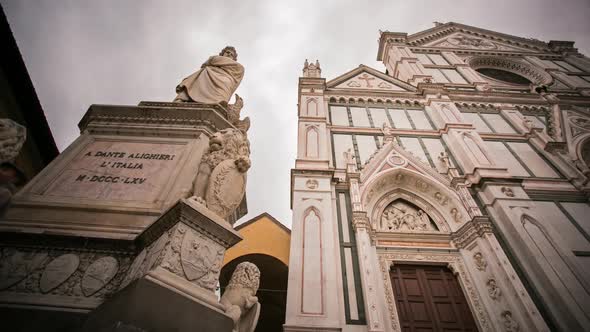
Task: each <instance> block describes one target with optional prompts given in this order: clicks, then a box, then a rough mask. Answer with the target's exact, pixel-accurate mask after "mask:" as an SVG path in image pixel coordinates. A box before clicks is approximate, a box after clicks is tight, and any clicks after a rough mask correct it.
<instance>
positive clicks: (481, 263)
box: [473, 251, 488, 271]
mask: <svg viewBox="0 0 590 332" xmlns="http://www.w3.org/2000/svg"><path fill="white" fill-rule="evenodd" d="M473 259H474V260H475V267H477V269H478V270H480V271H485V270H486V267H487V266H488V263H487V262H486V260H485V258H483V255H482V254H481V252H479V251H478V252H476V253H475V254H473Z"/></svg>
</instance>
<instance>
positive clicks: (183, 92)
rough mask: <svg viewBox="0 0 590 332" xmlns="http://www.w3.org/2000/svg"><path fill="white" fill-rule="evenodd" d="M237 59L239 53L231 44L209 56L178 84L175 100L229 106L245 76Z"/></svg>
mask: <svg viewBox="0 0 590 332" xmlns="http://www.w3.org/2000/svg"><path fill="white" fill-rule="evenodd" d="M237 60H238V53H237V52H236V49H235V48H233V47H231V46H226V47H225V48H224V49H223V50H221V52H220V53H219V55H214V56H211V57H209V59H208V60H207V61H205V63H203V64H202V65H201V69H200V70H198V71H197V72H195V73H194V74H192V75H190V76H189V77H187V78H185V79H184V80H182V82H180V84H178V86H177V87H176V93H178V95H177V96H176V98H175V99H174V101H175V102H199V103H204V104H217V103H221V104H222V105H224V106H227V103H228V102H229V99H230V98H231V95H232V94H233V93H234V92H235V91H236V89H237V88H238V85H239V84H240V82H241V81H242V77H244V67H243V66H242V65H241V64H239V63H238V62H237Z"/></svg>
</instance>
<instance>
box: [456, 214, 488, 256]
mask: <svg viewBox="0 0 590 332" xmlns="http://www.w3.org/2000/svg"><path fill="white" fill-rule="evenodd" d="M493 233H494V229H493V226H492V223H491V221H490V220H489V219H488V218H487V217H476V218H474V219H473V220H472V221H471V222H468V223H466V224H464V225H463V226H462V227H461V228H459V230H457V232H455V233H453V234H452V240H453V243H454V244H455V246H457V248H458V249H462V248H466V247H468V246H469V245H470V244H471V243H473V241H475V239H477V238H478V237H483V236H485V234H493Z"/></svg>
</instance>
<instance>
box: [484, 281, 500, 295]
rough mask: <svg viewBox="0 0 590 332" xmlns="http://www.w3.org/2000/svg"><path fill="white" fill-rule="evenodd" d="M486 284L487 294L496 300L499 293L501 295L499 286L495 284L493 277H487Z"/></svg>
mask: <svg viewBox="0 0 590 332" xmlns="http://www.w3.org/2000/svg"><path fill="white" fill-rule="evenodd" d="M486 285H487V286H488V294H489V295H490V297H491V298H492V299H494V300H497V299H498V298H499V297H500V295H502V291H501V290H500V287H498V285H497V284H496V280H495V279H489V280H488V282H487V283H486Z"/></svg>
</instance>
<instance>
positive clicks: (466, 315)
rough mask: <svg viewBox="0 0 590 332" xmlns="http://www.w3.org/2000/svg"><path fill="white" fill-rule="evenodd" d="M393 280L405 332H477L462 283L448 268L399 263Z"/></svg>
mask: <svg viewBox="0 0 590 332" xmlns="http://www.w3.org/2000/svg"><path fill="white" fill-rule="evenodd" d="M390 277H391V284H392V286H393V293H394V296H395V299H396V302H397V312H398V314H399V319H400V324H401V329H402V331H412V332H426V331H477V327H476V325H475V321H474V320H473V315H472V314H471V311H470V310H469V306H468V304H467V301H466V299H465V296H464V295H463V292H462V291H461V288H460V286H459V283H458V282H457V279H456V278H455V276H454V275H453V273H452V272H451V271H450V270H449V269H448V268H447V267H444V266H422V265H397V264H396V265H394V267H393V268H392V269H391V271H390Z"/></svg>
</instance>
